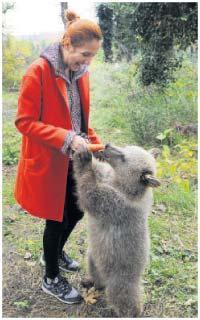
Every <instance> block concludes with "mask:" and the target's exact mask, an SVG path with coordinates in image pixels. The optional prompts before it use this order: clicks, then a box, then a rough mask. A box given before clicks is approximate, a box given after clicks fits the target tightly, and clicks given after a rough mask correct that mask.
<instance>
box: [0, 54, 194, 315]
mask: <svg viewBox="0 0 200 320" xmlns="http://www.w3.org/2000/svg"><path fill="white" fill-rule="evenodd" d="M129 67H130V66H128V65H126V64H123V63H122V64H116V65H110V64H105V65H102V63H101V59H99V60H98V59H97V61H96V62H95V63H94V65H93V66H92V88H91V89H92V107H91V125H92V126H93V127H94V128H95V129H96V131H97V133H98V134H99V136H100V137H101V138H102V140H103V142H104V143H106V142H112V143H114V144H116V145H122V146H123V145H126V144H134V143H136V140H135V138H134V135H133V134H132V131H131V130H132V129H131V125H130V124H131V123H130V122H131V119H130V118H127V108H128V106H130V96H131V97H132V98H131V99H132V100H131V104H132V105H133V106H134V108H138V107H139V105H141V106H142V105H143V104H144V103H145V104H148V103H149V101H150V100H151V99H152V100H151V103H153V101H155V100H154V99H155V96H154V92H153V93H152V92H151V93H149V92H147V91H146V89H144V88H141V87H138V84H137V82H136V80H135V79H132V77H131V76H130V68H129ZM131 67H132V68H134V66H131ZM186 70H187V72H186ZM133 71H134V69H133ZM195 77H196V70H194V68H193V69H192V66H191V64H188V65H187V63H186V65H185V66H184V68H183V69H182V70H180V71H179V79H178V80H177V82H176V83H174V84H172V85H171V87H169V88H168V91H167V92H168V94H169V93H170V94H171V93H173V95H172V98H169V97H170V95H169V97H166V96H165V97H161V93H159V95H160V99H161V100H160V101H162V99H163V101H164V100H166V99H168V100H167V101H168V102H167V103H171V105H172V104H173V103H177V104H178V105H180V104H184V105H186V104H187V103H189V107H187V108H188V109H187V112H185V113H184V112H183V113H182V114H181V117H182V118H181V119H184V121H183V123H187V121H189V120H191V121H193V117H194V115H195V114H196V111H195V104H196V91H195V90H196V85H195V80H194V79H195ZM191 79H192V80H191ZM185 83H187V85H188V87H187V88H188V90H186V88H185V85H183V84H185ZM127 84H128V86H127ZM177 90H178V91H177ZM141 93H142V94H141ZM155 94H158V93H155ZM128 97H129V100H128ZM16 101H17V94H16V93H12V94H8V93H4V95H3V103H4V110H3V111H4V114H3V117H4V123H3V130H4V141H3V146H4V152H5V153H6V154H5V155H6V156H7V158H6V159H9V161H10V162H9V165H8V164H6V162H5V161H4V168H3V169H4V175H3V179H4V180H3V231H4V247H5V248H14V249H12V250H13V251H14V252H15V253H16V257H18V259H19V258H20V257H21V259H22V264H21V265H20V264H19V267H18V269H16V268H15V269H14V270H15V272H13V271H12V270H7V271H8V273H9V272H10V274H11V276H13V279H16V277H20V281H22V280H23V279H22V273H21V270H24V266H25V265H27V268H28V269H31V268H32V269H31V270H32V272H33V273H32V276H33V275H34V276H35V277H36V278H39V277H40V276H41V275H40V272H39V271H38V269H37V264H36V262H37V261H38V259H39V256H40V253H41V250H42V234H43V228H44V222H43V221H42V220H39V219H36V218H33V217H31V216H30V215H27V214H25V213H24V211H23V210H20V208H19V207H18V206H17V205H16V204H15V200H14V198H13V184H14V176H15V172H16V165H15V164H16V159H17V157H18V152H19V151H18V150H19V139H20V135H19V134H17V133H16V129H15V127H14V124H13V123H14V114H15V109H16V104H17V102H16ZM128 101H129V102H128ZM192 104H193V105H192ZM191 105H192V108H193V109H192V110H193V111H192V112H191V114H189V115H190V116H191V118H188V119H187V117H188V110H189V109H190V107H191ZM163 106H164V105H161V106H160V108H162V107H163ZM185 110H186V109H185ZM8 115H9V116H8ZM144 144H145V143H144ZM178 144H179V145H178V147H177V146H171V147H169V146H165V145H164V146H162V145H160V149H161V151H162V152H161V155H160V156H159V158H158V159H157V165H158V176H159V178H160V179H161V180H162V186H161V187H160V188H159V189H157V190H155V192H154V206H153V210H152V214H151V216H150V217H149V228H150V235H151V255H150V265H149V268H148V269H147V270H146V273H145V277H144V289H145V290H144V301H145V316H151V317H155V316H157V317H163V318H164V317H180V318H184V317H190V318H193V317H197V210H196V206H197V204H196V203H197V195H196V187H197V181H196V176H197V158H196V151H195V148H196V146H197V141H196V138H195V137H194V138H193V137H186V138H184V137H179V140H178ZM145 145H146V147H147V148H148V147H150V146H152V145H150V144H145ZM9 148H10V149H9ZM8 150H10V151H8ZM11 151H13V153H12V152H11ZM13 159H15V160H14V163H13V162H12V160H13ZM180 177H181V178H180ZM86 224H87V218H86V217H85V218H84V219H83V220H82V222H81V223H80V224H79V226H78V227H77V228H76V229H75V230H74V232H73V233H72V235H71V238H70V242H69V245H68V250H69V251H70V254H71V256H72V257H73V258H75V259H77V260H79V261H80V263H81V267H82V272H81V274H80V275H79V276H74V277H72V278H70V280H71V281H72V282H73V281H77V286H78V285H79V282H80V281H79V280H80V278H78V277H80V276H82V275H84V274H85V272H86V263H85V255H86V251H87V231H86ZM10 250H11V249H10ZM27 252H29V253H30V254H31V258H30V259H29V260H25V259H24V256H25V254H26V253H27ZM16 259H17V258H16ZM15 263H16V262H15ZM9 265H11V266H12V264H10V263H7V264H6V268H8V269H9ZM36 270H37V271H36ZM13 273H14V274H13ZM29 278H30V277H29ZM4 281H6V280H4ZM31 285H32V284H31ZM31 285H30V287H31ZM6 286H8V287H9V282H8V283H7V282H6ZM31 288H32V290H33V292H36V295H37V296H38V295H40V293H39V292H38V291H37V289H36V287H34V286H33V287H31ZM16 292H17V293H16V294H17V296H16V295H15V297H13V298H12V297H11V298H10V296H8V299H9V302H8V304H9V303H10V304H9V308H11V309H12V310H13V311H12V312H13V313H12V314H13V315H14V317H15V316H16V315H19V314H20V315H21V313H20V312H22V310H23V312H24V313H23V315H26V316H27V315H28V316H29V312H30V310H31V306H32V308H33V300H31V298H30V299H29V295H31V294H30V293H29V294H28V293H27V294H25V295H23V296H21V293H20V292H18V291H16ZM10 295H12V294H11V293H10ZM42 297H43V296H41V299H42ZM45 299H47V300H46V301H48V298H45ZM45 304H47V303H46V302H45V303H44V304H43V311H41V310H40V311H37V310H39V309H37V308H36V311H35V312H36V316H40V314H44V316H48V308H47V306H45ZM9 308H8V309H9ZM45 308H46V309H45ZM56 308H57V312H58V314H57V316H59V315H63V309H61V307H60V305H59V304H58V305H56ZM106 308H107V306H106V305H103V306H102V305H101V304H98V303H97V304H96V305H94V306H92V307H91V308H89V307H87V308H86V309H87V310H86V311H85V309H84V310H83V309H81V313H79V314H78V313H77V311H76V309H73V310H71V309H70V311H69V312H68V314H67V316H68V317H73V316H74V317H76V316H79V317H91V316H94V317H101V316H102V315H104V314H106V313H105V312H106V310H107V309H106ZM11 309H10V310H11ZM8 312H9V311H8ZM38 312H40V313H38ZM42 312H43V313H42ZM65 312H66V311H65Z"/></svg>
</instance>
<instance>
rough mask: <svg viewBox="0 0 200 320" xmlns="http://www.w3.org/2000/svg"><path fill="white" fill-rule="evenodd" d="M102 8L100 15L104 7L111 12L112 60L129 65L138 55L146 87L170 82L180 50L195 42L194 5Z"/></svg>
mask: <svg viewBox="0 0 200 320" xmlns="http://www.w3.org/2000/svg"><path fill="white" fill-rule="evenodd" d="M102 6H103V8H104V11H105V10H106V7H107V8H108V9H110V10H112V16H113V37H112V38H113V47H114V48H115V59H117V60H121V59H122V58H123V57H125V58H126V59H127V61H130V60H131V59H132V57H133V55H135V54H136V53H137V52H139V53H140V54H141V60H140V73H139V75H140V80H141V81H142V83H143V84H144V85H146V86H148V85H150V84H156V85H157V86H158V87H161V88H164V87H165V86H166V85H167V84H169V83H170V81H172V80H174V71H175V70H176V69H177V68H178V67H180V66H181V62H182V56H181V51H180V49H186V48H187V47H188V46H191V44H194V43H196V41H197V3H152V2H150V3H131V2H127V3H116V2H114V3H107V4H105V3H104V4H102ZM110 18H111V17H110ZM100 21H101V20H100ZM108 21H109V15H108ZM106 23H107V20H106V19H105V21H104V24H103V28H104V29H106V28H108V29H109V26H108V27H107V26H106ZM104 41H105V42H106V41H107V40H106V38H105V39H104ZM110 41H111V40H110V38H109V47H110ZM105 46H106V44H105Z"/></svg>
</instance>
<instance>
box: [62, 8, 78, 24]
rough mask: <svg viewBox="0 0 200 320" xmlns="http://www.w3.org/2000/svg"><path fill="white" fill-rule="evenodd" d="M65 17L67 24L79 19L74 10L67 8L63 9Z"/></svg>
mask: <svg viewBox="0 0 200 320" xmlns="http://www.w3.org/2000/svg"><path fill="white" fill-rule="evenodd" d="M65 18H66V20H67V22H68V25H70V24H71V23H72V22H74V21H76V20H78V19H80V16H78V15H77V14H76V12H75V11H73V10H71V9H67V10H65Z"/></svg>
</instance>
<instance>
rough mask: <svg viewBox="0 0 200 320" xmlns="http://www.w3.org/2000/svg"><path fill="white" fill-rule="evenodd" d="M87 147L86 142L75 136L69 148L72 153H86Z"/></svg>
mask: <svg viewBox="0 0 200 320" xmlns="http://www.w3.org/2000/svg"><path fill="white" fill-rule="evenodd" d="M87 146H88V143H87V142H86V140H85V139H84V138H82V137H81V136H78V135H77V136H74V138H73V139H72V143H71V145H70V148H71V150H72V151H86V150H87V149H88V148H87Z"/></svg>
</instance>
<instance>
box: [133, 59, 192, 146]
mask: <svg viewBox="0 0 200 320" xmlns="http://www.w3.org/2000/svg"><path fill="white" fill-rule="evenodd" d="M176 77H177V79H178V80H177V81H175V82H174V83H171V84H170V85H169V86H168V88H167V89H166V90H165V93H163V92H161V91H159V90H156V88H154V87H153V86H151V87H149V89H148V90H145V89H144V88H143V89H142V88H138V92H137V94H136V95H135V96H133V97H130V98H129V104H128V105H127V117H128V119H130V128H131V132H132V136H133V138H134V140H135V141H136V142H137V143H138V144H141V145H144V144H155V143H156V142H157V143H158V140H156V137H157V136H158V135H159V134H160V133H163V132H164V130H168V129H169V128H173V127H174V125H175V123H176V122H180V123H182V124H187V123H196V119H197V90H196V89H197V88H196V83H197V73H196V69H195V68H194V66H193V65H192V63H189V62H188V61H187V60H186V59H185V60H184V61H183V66H182V68H181V69H180V70H179V71H178V72H177V73H176ZM173 139H174V141H173V143H176V141H178V139H179V136H178V135H177V134H175V133H174V132H173Z"/></svg>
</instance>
